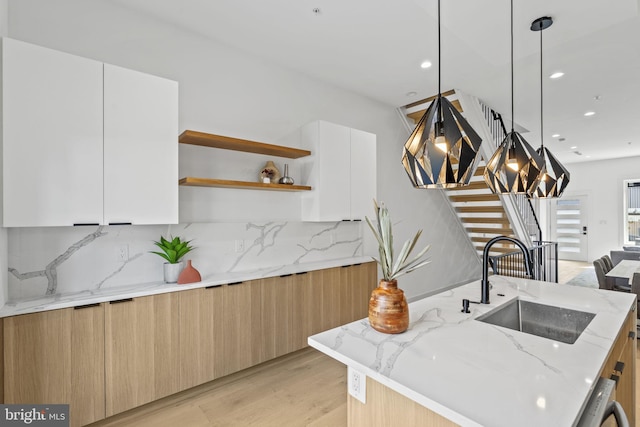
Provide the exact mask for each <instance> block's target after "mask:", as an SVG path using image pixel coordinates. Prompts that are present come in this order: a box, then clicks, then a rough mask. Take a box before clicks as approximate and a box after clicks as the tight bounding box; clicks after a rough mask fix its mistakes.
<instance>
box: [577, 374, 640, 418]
mask: <svg viewBox="0 0 640 427" xmlns="http://www.w3.org/2000/svg"><path fill="white" fill-rule="evenodd" d="M615 396H616V383H615V381H613V380H609V379H607V378H599V379H598V382H597V383H596V386H595V388H594V389H593V392H592V393H591V397H590V398H589V402H588V403H587V406H585V408H584V411H583V412H582V416H581V417H580V421H578V427H601V426H616V425H617V426H618V427H629V420H628V419H627V416H626V415H625V413H624V410H623V409H622V406H621V405H620V404H619V403H618V402H616V400H615Z"/></svg>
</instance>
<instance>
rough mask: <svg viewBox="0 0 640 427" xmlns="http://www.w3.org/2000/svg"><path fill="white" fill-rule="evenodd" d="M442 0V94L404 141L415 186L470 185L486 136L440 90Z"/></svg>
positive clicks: (405, 157)
mask: <svg viewBox="0 0 640 427" xmlns="http://www.w3.org/2000/svg"><path fill="white" fill-rule="evenodd" d="M440 51H441V49H440V0H438V96H437V97H436V99H435V100H434V101H433V102H432V103H431V105H430V106H429V108H427V111H425V113H424V115H423V116H422V118H421V119H420V121H419V122H418V124H417V126H416V128H415V130H414V131H413V133H412V134H411V136H410V137H409V139H408V140H407V142H406V143H405V145H404V149H403V153H402V164H403V165H404V169H405V171H406V172H407V175H409V179H410V180H411V183H412V184H413V186H414V187H415V188H454V187H461V186H464V185H468V184H469V181H470V180H471V177H472V176H473V174H474V173H475V171H476V168H477V166H478V161H479V159H480V156H479V150H480V145H481V144H482V139H481V138H480V136H479V135H478V134H477V133H476V132H475V131H474V130H473V128H472V127H471V125H470V124H469V123H468V122H467V121H466V120H465V118H464V117H462V114H460V112H459V111H458V110H457V109H456V108H455V107H454V106H453V105H452V104H451V102H449V100H448V99H447V98H445V97H443V96H442V92H441V90H440V80H441V79H440V62H441V61H440V56H441V55H440Z"/></svg>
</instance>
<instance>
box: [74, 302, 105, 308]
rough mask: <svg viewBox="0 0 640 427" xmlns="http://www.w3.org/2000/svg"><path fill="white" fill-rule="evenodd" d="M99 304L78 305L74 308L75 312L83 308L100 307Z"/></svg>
mask: <svg viewBox="0 0 640 427" xmlns="http://www.w3.org/2000/svg"><path fill="white" fill-rule="evenodd" d="M99 306H100V303H99V302H94V303H93V304H85V305H77V306H75V307H73V309H74V310H82V309H83V308H91V307H99Z"/></svg>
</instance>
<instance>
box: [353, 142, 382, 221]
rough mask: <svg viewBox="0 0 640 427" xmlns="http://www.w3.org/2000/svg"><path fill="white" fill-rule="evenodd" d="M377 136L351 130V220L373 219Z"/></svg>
mask: <svg viewBox="0 0 640 427" xmlns="http://www.w3.org/2000/svg"><path fill="white" fill-rule="evenodd" d="M376 175H377V173H376V136H375V135H374V134H372V133H369V132H364V131H361V130H357V129H351V188H350V190H351V197H350V201H351V208H350V212H351V219H352V220H361V221H364V217H365V216H368V217H369V218H371V217H372V216H373V214H374V212H373V199H375V197H376Z"/></svg>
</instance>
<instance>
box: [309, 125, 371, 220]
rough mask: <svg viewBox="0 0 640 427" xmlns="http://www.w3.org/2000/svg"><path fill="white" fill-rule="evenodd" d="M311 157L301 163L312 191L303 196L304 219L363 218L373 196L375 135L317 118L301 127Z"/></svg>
mask: <svg viewBox="0 0 640 427" xmlns="http://www.w3.org/2000/svg"><path fill="white" fill-rule="evenodd" d="M301 137H302V141H303V145H304V146H305V148H307V149H309V150H311V157H309V158H307V160H305V163H304V164H303V165H302V176H303V181H304V182H305V183H306V184H307V185H310V186H311V187H312V188H313V190H312V191H311V192H310V193H308V194H306V193H305V194H304V195H303V198H302V220H303V221H342V220H364V217H365V215H371V214H372V213H373V211H372V206H373V199H374V198H375V196H376V136H375V135H374V134H372V133H368V132H363V131H360V130H356V129H350V128H348V127H345V126H341V125H336V124H333V123H328V122H323V121H317V122H313V123H310V124H308V125H306V126H304V127H303V128H302V135H301Z"/></svg>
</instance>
